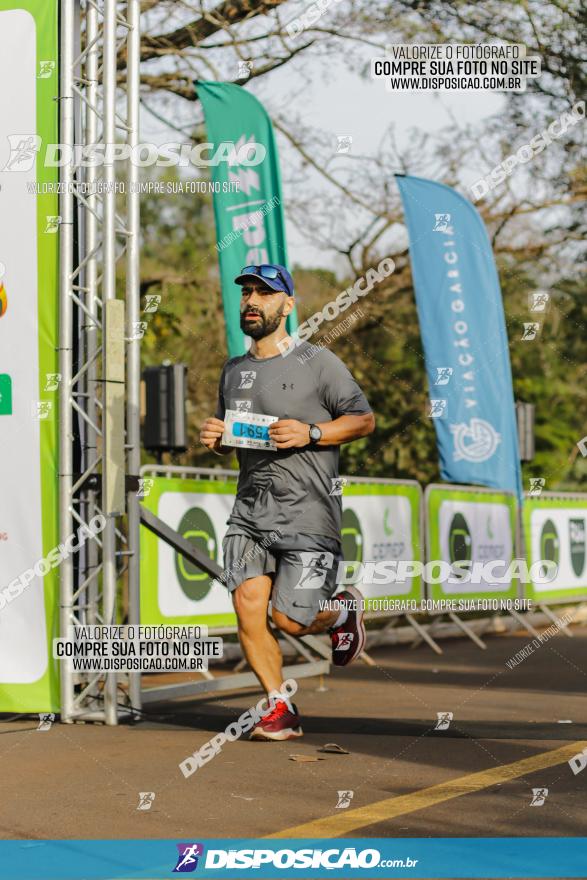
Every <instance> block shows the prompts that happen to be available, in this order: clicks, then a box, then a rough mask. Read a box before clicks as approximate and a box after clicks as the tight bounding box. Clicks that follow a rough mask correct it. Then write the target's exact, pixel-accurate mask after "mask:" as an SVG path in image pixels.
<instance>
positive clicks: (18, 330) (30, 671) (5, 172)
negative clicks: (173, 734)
mask: <svg viewBox="0 0 587 880" xmlns="http://www.w3.org/2000/svg"><path fill="white" fill-rule="evenodd" d="M57 7H58V4H57V0H0V82H1V83H2V87H1V88H0V448H1V450H2V454H1V455H0V487H1V490H0V712H48V711H58V710H59V676H58V670H57V662H56V661H55V660H53V659H52V657H51V653H52V652H51V641H52V638H53V637H54V636H56V635H57V634H58V633H57V625H58V576H59V569H58V567H57V565H56V564H54V565H51V564H49V563H48V562H47V561H46V560H47V556H48V554H49V553H50V551H51V550H52V549H53V548H55V547H57V545H58V540H59V539H58V507H57V480H58V477H57V473H58V467H57V424H58V412H57V389H58V387H59V381H58V377H57V370H58V366H57V363H58V360H57V358H58V347H59V345H58V333H57V326H58V325H57V299H58V271H57V266H58V262H57V260H58V240H59V235H58V228H59V224H58V219H59V218H58V216H57V215H58V214H59V207H58V195H57V192H56V189H57V187H56V184H57V181H58V172H59V169H58V168H50V167H47V166H46V165H45V164H44V161H43V156H44V148H45V146H46V145H47V144H54V143H57V142H58V140H59V136H58V131H57V119H58V110H59V102H58V100H57V98H58V94H59V69H58V63H57V60H58V59H57ZM45 184H52V185H53V186H54V191H53V192H42V189H43V186H44V185H45ZM37 187H38V188H39V189H40V190H41V192H42V194H40V195H35V189H36V188H37ZM45 189H47V187H45Z"/></svg>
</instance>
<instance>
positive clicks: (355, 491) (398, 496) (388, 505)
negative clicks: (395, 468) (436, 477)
mask: <svg viewBox="0 0 587 880" xmlns="http://www.w3.org/2000/svg"><path fill="white" fill-rule="evenodd" d="M421 515H422V489H421V487H420V485H419V483H417V482H415V481H414V480H373V481H369V480H367V479H365V480H362V479H353V478H350V479H349V481H348V485H346V486H345V487H344V491H343V495H342V555H343V559H344V560H346V561H349V560H356V561H357V562H359V563H361V565H362V566H363V568H362V575H363V577H362V578H359V579H358V580H357V585H358V586H359V587H360V590H361V592H362V593H363V595H364V597H365V599H366V600H367V603H366V608H367V611H374V612H376V611H382V612H383V613H394V612H395V613H405V611H406V608H405V607H404V608H403V611H402V609H401V606H399V607H398V605H399V603H398V602H397V601H394V600H401V601H403V602H410V603H411V604H413V603H414V602H416V603H418V604H419V602H420V600H421V599H422V598H423V592H422V578H421V577H420V576H417V577H407V578H403V579H401V571H400V577H398V578H396V579H395V580H394V581H392V582H391V583H385V581H386V580H389V576H388V575H387V574H386V572H380V573H377V571H376V566H377V563H381V562H383V561H386V562H393V563H398V562H401V561H412V560H417V561H420V562H422V561H423V547H422V541H421V536H422V528H421ZM390 570H391V567H390ZM349 572H350V569H349ZM377 580H379V581H380V582H379V583H378V582H377ZM386 600H387V601H386ZM410 610H411V609H410Z"/></svg>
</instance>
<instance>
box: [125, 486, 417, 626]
mask: <svg viewBox="0 0 587 880" xmlns="http://www.w3.org/2000/svg"><path fill="white" fill-rule="evenodd" d="M146 480H147V483H146V485H147V487H148V492H149V494H148V495H147V496H146V497H145V498H144V499H143V504H144V506H145V507H146V508H147V509H148V510H151V511H152V512H153V513H155V514H156V515H157V516H158V517H160V519H162V520H163V521H164V522H165V523H167V524H168V525H169V526H171V528H173V529H175V530H176V531H178V532H179V533H180V534H181V535H183V536H184V537H185V538H187V539H188V540H189V541H191V542H192V543H193V544H194V545H195V546H197V547H198V548H199V549H200V550H202V551H203V552H204V553H207V554H208V555H209V556H210V558H211V559H213V560H214V561H216V562H217V563H218V564H219V565H220V566H221V567H222V565H223V560H222V539H223V537H224V535H225V532H226V529H227V525H226V521H227V519H228V517H229V515H230V512H231V510H232V505H233V503H234V496H235V491H236V481H234V480H227V481H221V480H206V479H184V478H171V477H154V478H149V477H148V475H147V477H146ZM421 497H422V492H421V489H420V486H419V485H418V484H417V483H412V482H409V481H406V482H405V483H402V482H398V483H395V484H392V483H351V484H349V485H346V486H345V487H344V491H343V497H342V507H343V517H342V534H341V539H342V553H343V558H344V560H345V561H347V562H351V561H352V562H355V563H358V565H359V566H360V567H358V568H357V569H356V571H357V576H356V578H354V580H355V582H356V583H357V585H358V587H359V589H360V590H361V592H362V593H363V595H364V596H365V598H366V600H367V609H368V610H379V611H385V610H392V608H391V604H390V603H388V605H389V609H388V607H387V606H386V605H385V602H383V601H382V600H385V599H393V600H405V601H411V602H416V603H418V602H419V601H420V600H421V598H422V579H421V578H420V577H414V578H406V579H405V580H403V581H400V580H397V579H394V580H393V582H392V583H381V579H382V578H381V575H380V576H379V582H377V580H378V577H377V574H376V576H375V578H373V577H372V575H373V571H374V570H375V568H376V565H377V563H383V562H392V563H393V562H397V561H400V560H410V561H411V560H419V561H421V560H422V559H423V551H422V541H421V532H420V512H421ZM349 571H350V569H349ZM383 576H385V575H383ZM366 581H367V582H366ZM341 588H343V585H341ZM395 610H398V611H401V608H395ZM404 610H405V609H404ZM190 622H191V623H200V624H206V625H208V626H211V627H212V626H229V625H235V624H236V616H235V614H234V611H233V607H232V601H231V599H230V596H229V594H228V591H227V590H226V588H225V587H224V586H223V585H222V584H220V583H218V582H217V581H214V580H212V579H211V578H209V577H208V575H206V574H205V573H204V572H202V571H200V570H199V569H198V568H197V566H193V565H192V564H191V563H189V562H187V561H186V560H185V559H184V558H183V557H182V555H181V554H180V553H176V552H175V551H174V550H173V549H172V548H171V547H169V546H168V545H167V544H166V543H165V542H164V541H161V540H159V539H158V538H157V537H156V536H155V535H154V534H153V533H152V532H150V531H149V530H148V529H145V528H143V529H141V623H144V624H158V623H183V624H185V623H190Z"/></svg>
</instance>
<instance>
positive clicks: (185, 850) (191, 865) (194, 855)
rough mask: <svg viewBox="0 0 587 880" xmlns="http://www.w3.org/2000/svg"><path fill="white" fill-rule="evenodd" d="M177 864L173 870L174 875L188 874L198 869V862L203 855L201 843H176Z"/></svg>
mask: <svg viewBox="0 0 587 880" xmlns="http://www.w3.org/2000/svg"><path fill="white" fill-rule="evenodd" d="M175 845H176V846H177V852H178V856H177V864H176V866H175V868H174V869H173V873H174V874H189V873H191V872H192V871H195V870H196V868H197V867H198V861H199V859H200V858H201V856H203V855H204V846H203V844H201V843H176V844H175Z"/></svg>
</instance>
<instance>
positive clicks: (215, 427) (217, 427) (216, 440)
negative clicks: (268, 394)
mask: <svg viewBox="0 0 587 880" xmlns="http://www.w3.org/2000/svg"><path fill="white" fill-rule="evenodd" d="M225 410H226V407H225V403H224V369H223V370H222V373H221V374H220V382H219V383H218V403H217V405H216V415H215V416H213V417H210V418H209V419H206V421H205V422H204V423H203V424H202V427H201V428H200V443H202V444H203V445H204V446H206V447H207V448H208V449H211V450H212V452H215V453H216V454H217V455H227V454H228V453H229V452H232V446H222V444H221V442H220V441H221V439H222V434H223V433H224V421H223V419H224V413H225Z"/></svg>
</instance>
